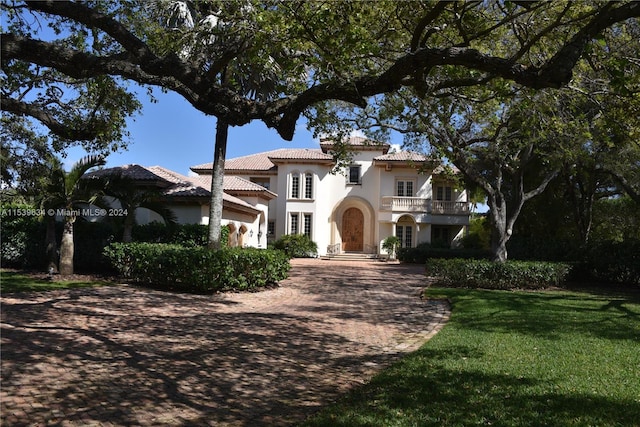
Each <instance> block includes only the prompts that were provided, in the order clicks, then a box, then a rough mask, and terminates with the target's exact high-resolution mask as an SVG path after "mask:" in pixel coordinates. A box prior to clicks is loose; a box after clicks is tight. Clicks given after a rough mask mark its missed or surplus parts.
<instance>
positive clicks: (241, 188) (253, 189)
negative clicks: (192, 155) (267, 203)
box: [195, 175, 278, 199]
mask: <svg viewBox="0 0 640 427" xmlns="http://www.w3.org/2000/svg"><path fill="white" fill-rule="evenodd" d="M195 179H196V180H198V182H199V183H200V185H202V186H203V187H205V188H211V175H200V176H198V177H195ZM223 186H224V191H225V192H229V193H262V195H263V196H265V197H266V198H267V199H273V198H276V197H278V195H277V194H276V193H273V192H271V191H269V190H267V189H266V188H264V187H263V186H262V185H259V184H256V183H254V182H251V181H249V180H246V179H244V178H240V177H239V176H233V175H225V177H224V184H223Z"/></svg>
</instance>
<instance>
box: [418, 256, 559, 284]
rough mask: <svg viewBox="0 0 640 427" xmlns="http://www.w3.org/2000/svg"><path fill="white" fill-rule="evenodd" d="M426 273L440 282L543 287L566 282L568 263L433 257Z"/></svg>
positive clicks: (428, 263) (428, 262)
mask: <svg viewBox="0 0 640 427" xmlns="http://www.w3.org/2000/svg"><path fill="white" fill-rule="evenodd" d="M426 265H427V275H428V276H434V277H436V280H437V281H436V283H437V284H438V285H444V286H451V287H461V288H484V289H543V288H548V287H551V286H559V285H562V284H563V283H564V281H565V280H566V278H567V276H568V275H569V272H570V270H571V267H570V266H569V265H568V264H562V263H551V262H533V261H508V262H504V263H498V262H491V261H487V260H466V259H430V260H429V261H427V264H426Z"/></svg>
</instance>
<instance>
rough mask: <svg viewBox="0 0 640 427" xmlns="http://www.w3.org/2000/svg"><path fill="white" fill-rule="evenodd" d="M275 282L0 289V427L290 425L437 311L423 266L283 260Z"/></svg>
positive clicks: (381, 360)
mask: <svg viewBox="0 0 640 427" xmlns="http://www.w3.org/2000/svg"><path fill="white" fill-rule="evenodd" d="M292 266H293V268H292V269H291V272H290V277H289V278H288V279H287V280H284V281H283V282H282V283H281V284H280V285H281V286H279V287H278V288H274V289H270V290H265V291H261V292H257V293H249V294H247V293H232V294H218V295H214V296H196V295H185V294H169V293H163V292H158V291H153V290H148V289H142V288H136V287H132V286H127V285H119V286H113V287H100V288H90V289H75V290H66V291H53V292H46V293H39V294H7V295H4V296H3V297H2V353H1V357H2V366H1V368H2V371H1V375H2V383H1V390H0V416H1V417H2V425H3V426H19V425H24V426H27V425H52V426H81V425H82V426H89V425H100V426H111V425H113V426H122V425H175V426H187V425H193V426H195V425H212V426H216V425H225V426H227V425H228V426H260V425H264V426H279V425H280V426H286V425H293V424H296V423H298V422H300V421H302V420H303V419H304V418H306V417H307V416H309V415H310V414H312V413H313V412H315V411H316V410H317V409H319V408H320V407H321V406H322V405H325V404H327V403H329V402H331V401H333V400H335V399H336V398H338V397H339V396H340V395H341V394H342V393H344V392H345V391H346V390H348V389H349V388H351V387H353V386H356V385H359V384H361V383H363V382H366V381H367V380H368V379H369V378H371V376H372V375H373V374H375V373H376V372H377V371H379V370H380V369H381V368H382V367H384V366H386V365H388V364H389V363H391V362H393V361H395V360H397V358H399V357H401V356H402V355H404V354H406V353H408V352H410V351H413V350H415V349H417V348H418V347H419V346H420V345H422V344H423V343H424V342H425V341H426V340H427V339H428V338H430V337H431V336H432V335H433V334H435V333H436V332H437V331H438V330H439V329H440V327H441V326H442V325H443V324H444V322H446V320H447V319H448V316H449V306H448V304H447V303H446V302H444V301H425V300H422V299H420V293H421V290H422V289H423V288H424V287H425V276H424V267H422V266H414V265H402V264H391V263H362V262H340V261H322V260H316V259H312V260H293V261H292Z"/></svg>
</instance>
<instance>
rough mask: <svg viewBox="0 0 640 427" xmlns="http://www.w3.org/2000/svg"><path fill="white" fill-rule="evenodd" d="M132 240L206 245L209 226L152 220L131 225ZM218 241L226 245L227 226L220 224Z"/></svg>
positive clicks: (227, 237) (227, 238) (192, 245)
mask: <svg viewBox="0 0 640 427" xmlns="http://www.w3.org/2000/svg"><path fill="white" fill-rule="evenodd" d="M132 236H133V240H134V242H148V243H174V244H178V245H181V246H190V247H194V246H207V243H208V240H209V227H208V226H207V225H202V224H171V225H166V224H163V223H160V222H152V223H149V224H144V225H136V226H135V227H133V231H132ZM220 239H221V240H220V242H221V245H222V246H226V245H227V242H228V241H229V227H227V226H226V225H223V226H222V230H221V235H220Z"/></svg>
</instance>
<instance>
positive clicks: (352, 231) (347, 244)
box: [342, 208, 364, 252]
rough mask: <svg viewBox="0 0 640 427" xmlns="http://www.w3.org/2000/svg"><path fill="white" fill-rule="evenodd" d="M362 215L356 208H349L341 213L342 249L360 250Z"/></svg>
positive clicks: (361, 246) (362, 230)
mask: <svg viewBox="0 0 640 427" xmlns="http://www.w3.org/2000/svg"><path fill="white" fill-rule="evenodd" d="M363 234H364V215H363V214H362V211H361V210H360V209H358V208H349V209H347V210H346V211H345V212H344V214H343V215H342V250H343V251H345V252H362V248H363Z"/></svg>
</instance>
